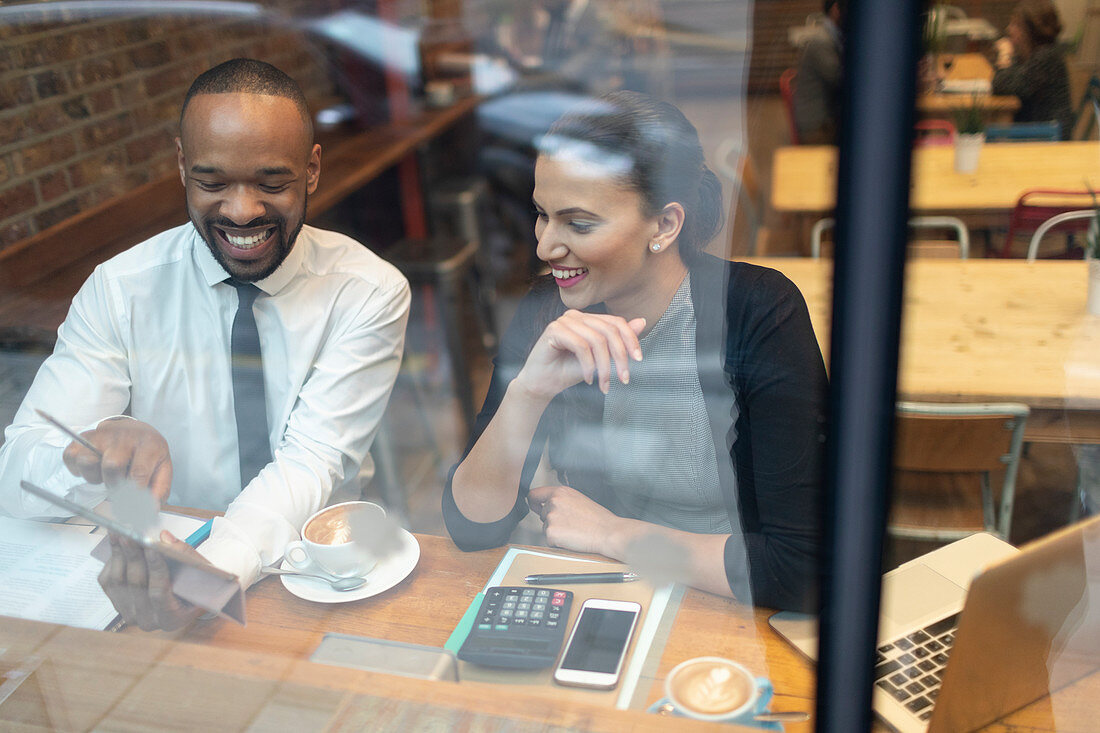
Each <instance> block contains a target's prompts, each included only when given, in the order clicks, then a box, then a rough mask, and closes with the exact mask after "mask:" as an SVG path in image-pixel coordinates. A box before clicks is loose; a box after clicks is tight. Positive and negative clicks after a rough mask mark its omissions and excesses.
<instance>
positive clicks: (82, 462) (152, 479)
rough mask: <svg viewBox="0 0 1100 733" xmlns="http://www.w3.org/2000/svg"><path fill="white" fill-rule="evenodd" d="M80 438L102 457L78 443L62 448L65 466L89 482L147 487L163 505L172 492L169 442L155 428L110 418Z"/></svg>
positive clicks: (127, 419) (111, 486) (133, 421)
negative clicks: (94, 448)
mask: <svg viewBox="0 0 1100 733" xmlns="http://www.w3.org/2000/svg"><path fill="white" fill-rule="evenodd" d="M81 437H82V438H84V439H85V440H87V441H88V442H89V443H91V444H92V445H94V446H95V447H96V448H98V449H99V452H100V453H102V454H103V458H102V460H101V459H100V458H99V456H97V455H96V454H95V453H93V452H92V451H90V450H88V449H87V448H85V447H84V446H82V445H81V444H80V443H77V442H75V441H74V442H72V443H70V444H69V447H68V448H66V449H65V453H64V456H63V459H64V461H65V466H66V467H67V468H68V469H69V471H71V472H72V473H73V474H74V475H76V476H80V477H81V478H83V479H84V480H85V481H87V482H88V483H90V484H106V485H107V487H108V488H112V489H113V488H117V487H119V486H121V485H123V484H124V483H130V484H132V485H135V486H137V487H139V488H148V489H149V490H150V491H151V492H152V494H153V496H154V497H155V498H156V499H157V501H158V502H160V503H161V504H163V503H164V502H165V501H167V499H168V494H169V493H170V492H171V491H172V457H171V455H169V452H168V441H166V440H165V439H164V436H162V435H161V434H160V433H158V432H157V430H156V428H154V427H153V426H151V425H148V424H146V423H143V422H141V421H139V420H132V419H130V418H112V419H109V420H104V421H103V422H101V423H100V424H99V426H98V427H96V429H95V430H89V431H87V432H85V433H82V434H81Z"/></svg>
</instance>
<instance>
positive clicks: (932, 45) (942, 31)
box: [917, 3, 947, 92]
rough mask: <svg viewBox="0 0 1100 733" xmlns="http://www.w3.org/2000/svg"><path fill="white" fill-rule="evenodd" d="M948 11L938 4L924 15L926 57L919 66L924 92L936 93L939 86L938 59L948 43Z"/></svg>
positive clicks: (920, 80) (921, 85)
mask: <svg viewBox="0 0 1100 733" xmlns="http://www.w3.org/2000/svg"><path fill="white" fill-rule="evenodd" d="M946 21H947V11H946V9H945V8H944V7H943V5H941V4H939V3H937V4H936V5H933V6H932V7H931V8H929V10H928V12H927V13H925V15H924V28H923V38H922V41H923V45H924V56H923V57H921V60H920V63H919V64H918V67H917V68H918V70H919V74H918V76H919V83H920V88H921V90H922V91H924V92H934V91H935V90H936V87H937V86H938V85H939V81H940V79H939V70H938V68H937V64H936V57H937V56H939V54H940V53H941V52H943V49H944V46H945V45H946V43H947V28H946V25H945V24H946Z"/></svg>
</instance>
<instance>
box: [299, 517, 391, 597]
mask: <svg viewBox="0 0 1100 733" xmlns="http://www.w3.org/2000/svg"><path fill="white" fill-rule="evenodd" d="M353 515H366V516H365V517H364V516H359V517H358V519H365V520H367V521H363V522H361V523H360V522H357V521H356V519H353V518H352V517H353ZM385 516H386V510H385V509H383V508H382V507H380V506H378V505H377V504H374V503H373V502H369V501H346V502H343V503H342V504H333V505H332V506H329V507H325V508H324V509H322V510H321V511H319V512H317V513H315V514H314V515H313V516H311V517H310V518H309V519H307V520H306V522H305V524H303V525H302V539H301V540H298V541H294V542H291V543H290V544H288V545H287V546H286V554H285V558H286V561H287V563H288V564H289V565H290V566H291V567H293V568H294V569H295V570H300V571H301V572H303V573H327V574H329V575H333V576H336V577H338V578H352V577H363V576H364V575H366V574H367V573H369V572H370V571H371V570H372V569H373V568H374V566H375V564H376V563H377V562H378V557H377V555H376V554H375V552H374V549H373V548H372V547H371V546H370V545H369V543H368V542H364V541H362V538H361V539H360V541H356V540H354V539H352V527H353V526H357V525H360V524H361V525H366V526H370V524H369V523H370V522H373V524H374V525H375V526H378V525H379V524H380V520H382V519H384V518H385Z"/></svg>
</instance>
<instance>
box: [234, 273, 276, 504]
mask: <svg viewBox="0 0 1100 733" xmlns="http://www.w3.org/2000/svg"><path fill="white" fill-rule="evenodd" d="M226 282H228V283H229V284H230V285H232V286H233V287H234V288H236V289H237V315H236V316H234V317H233V335H232V340H231V345H232V354H231V357H230V358H231V361H232V367H233V412H234V413H235V415H236V417H237V447H238V449H239V451H240V462H241V488H242V489H243V488H244V487H245V486H247V485H248V482H249V481H251V480H252V479H253V478H255V477H256V474H257V473H259V472H260V469H261V468H263V467H264V466H266V465H267V464H268V463H270V462H271V444H270V443H269V442H268V435H267V403H266V401H265V399H264V368H263V360H262V357H261V355H260V333H259V331H257V330H256V316H255V314H254V313H253V312H252V304H253V303H254V302H255V301H256V296H257V295H259V294H260V289H259V288H257V287H256V286H255V285H253V284H252V283H241V282H236V281H235V280H232V279H229V280H226Z"/></svg>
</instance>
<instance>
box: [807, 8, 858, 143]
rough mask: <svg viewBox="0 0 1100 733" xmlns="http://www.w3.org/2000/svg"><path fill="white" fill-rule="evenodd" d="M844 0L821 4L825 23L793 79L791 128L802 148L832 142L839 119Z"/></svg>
mask: <svg viewBox="0 0 1100 733" xmlns="http://www.w3.org/2000/svg"><path fill="white" fill-rule="evenodd" d="M846 3H847V0H825V4H824V6H823V8H822V9H823V10H824V15H825V20H824V21H823V22H822V23H821V25H820V27H819V28H818V30H817V32H816V33H814V34H813V35H812V36H811V37H810V38H809V40H808V41H807V42H806V45H805V46H804V47H803V49H802V55H801V56H800V57H799V59H798V72H797V74H796V75H795V79H794V124H795V129H796V130H798V140H799V142H800V143H802V144H803V145H832V144H834V143H835V142H836V135H837V120H838V118H839V116H840V79H841V71H842V66H841V61H842V59H843V56H844V36H843V35H842V27H843V24H844V11H845V6H846Z"/></svg>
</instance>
